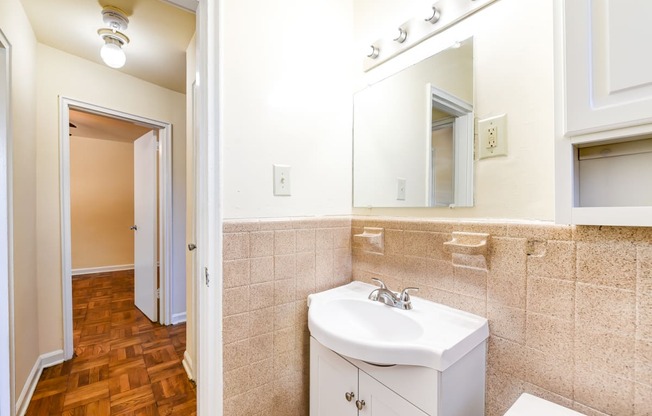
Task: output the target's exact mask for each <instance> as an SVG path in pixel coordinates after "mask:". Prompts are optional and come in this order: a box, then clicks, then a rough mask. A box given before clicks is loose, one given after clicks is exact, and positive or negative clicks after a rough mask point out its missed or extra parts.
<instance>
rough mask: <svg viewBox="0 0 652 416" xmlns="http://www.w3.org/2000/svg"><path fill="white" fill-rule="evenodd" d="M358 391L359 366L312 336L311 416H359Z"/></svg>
mask: <svg viewBox="0 0 652 416" xmlns="http://www.w3.org/2000/svg"><path fill="white" fill-rule="evenodd" d="M346 393H352V394H353V395H354V396H352V397H351V401H348V400H347V397H346ZM357 394H358V368H357V367H355V366H353V365H352V364H351V363H349V362H347V361H346V360H344V359H343V358H342V357H340V356H339V355H337V354H335V353H334V352H333V351H331V350H329V349H327V348H325V347H323V346H322V345H320V344H319V343H318V342H317V341H315V339H314V338H310V416H356V415H357V414H358V409H357V408H356V407H355V401H356V400H357V399H358V397H357ZM406 416H407V415H406Z"/></svg>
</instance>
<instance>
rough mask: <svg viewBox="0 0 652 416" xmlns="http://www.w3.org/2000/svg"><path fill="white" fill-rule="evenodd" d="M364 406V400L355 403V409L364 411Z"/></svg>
mask: <svg viewBox="0 0 652 416" xmlns="http://www.w3.org/2000/svg"><path fill="white" fill-rule="evenodd" d="M364 405H365V402H364V400H356V401H355V407H357V408H358V410H362V408H363V407H364Z"/></svg>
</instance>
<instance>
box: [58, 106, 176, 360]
mask: <svg viewBox="0 0 652 416" xmlns="http://www.w3.org/2000/svg"><path fill="white" fill-rule="evenodd" d="M71 111H77V112H82V113H84V114H90V115H95V116H102V117H108V118H111V119H115V120H120V121H123V122H127V123H132V124H136V125H139V126H141V127H143V128H145V129H146V130H148V131H150V130H156V131H158V133H159V134H158V136H159V147H158V149H156V152H157V153H156V154H157V157H158V165H159V170H158V172H159V173H158V195H159V198H158V218H159V221H158V227H155V228H157V229H158V236H159V239H160V244H159V249H158V258H159V260H160V261H159V276H160V285H159V287H160V291H159V298H160V312H161V313H160V319H159V322H160V323H161V324H164V325H167V324H169V323H171V305H170V304H171V302H170V300H171V296H170V295H171V294H170V293H169V292H170V290H169V289H170V287H171V283H170V271H171V270H172V261H173V257H172V178H171V173H172V169H171V162H172V158H171V125H170V123H167V122H162V121H157V120H151V119H147V118H144V117H140V116H137V115H133V114H127V113H123V112H120V111H116V110H111V109H107V108H103V107H99V106H96V105H93V104H89V103H84V102H80V101H76V100H72V99H69V98H65V97H64V98H61V103H60V121H61V123H60V125H61V136H60V137H61V144H60V158H61V213H62V214H61V215H62V219H61V223H62V236H61V237H62V247H63V250H62V268H63V270H62V276H63V316H64V359H66V360H67V359H70V358H72V356H73V322H72V221H71V184H70V178H71V176H70V163H71V154H70V134H71V131H70V130H71V129H72V127H71V120H70V112H71Z"/></svg>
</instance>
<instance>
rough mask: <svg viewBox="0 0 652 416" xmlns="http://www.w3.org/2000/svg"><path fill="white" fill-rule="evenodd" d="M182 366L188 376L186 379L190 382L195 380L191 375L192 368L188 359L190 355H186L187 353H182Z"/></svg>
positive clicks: (190, 360)
mask: <svg viewBox="0 0 652 416" xmlns="http://www.w3.org/2000/svg"><path fill="white" fill-rule="evenodd" d="M181 363H182V364H183V368H184V369H185V370H186V374H187V375H188V378H189V379H190V380H194V379H195V375H194V374H193V373H194V371H193V366H192V359H191V358H190V354H188V351H184V352H183V360H182V361H181Z"/></svg>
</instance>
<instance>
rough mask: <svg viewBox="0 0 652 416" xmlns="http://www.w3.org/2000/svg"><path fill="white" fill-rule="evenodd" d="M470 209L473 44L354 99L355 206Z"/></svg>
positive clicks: (457, 47)
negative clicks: (458, 207)
mask: <svg viewBox="0 0 652 416" xmlns="http://www.w3.org/2000/svg"><path fill="white" fill-rule="evenodd" d="M472 205H473V39H472V38H469V39H467V40H465V41H463V42H458V43H457V44H455V45H454V46H453V47H451V48H448V49H446V50H443V51H441V52H439V53H438V54H436V55H434V56H431V57H429V58H427V59H425V60H423V61H421V62H419V63H417V64H415V65H413V66H410V67H408V68H405V69H404V70H402V71H400V72H399V73H397V74H394V75H392V76H391V77H388V78H385V79H383V80H382V81H379V82H377V83H375V84H373V85H371V86H369V87H367V88H365V89H364V90H362V91H360V92H358V93H356V94H355V96H354V109H353V206H354V207H362V208H364V207H406V208H407V207H452V206H461V207H469V206H472Z"/></svg>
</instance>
